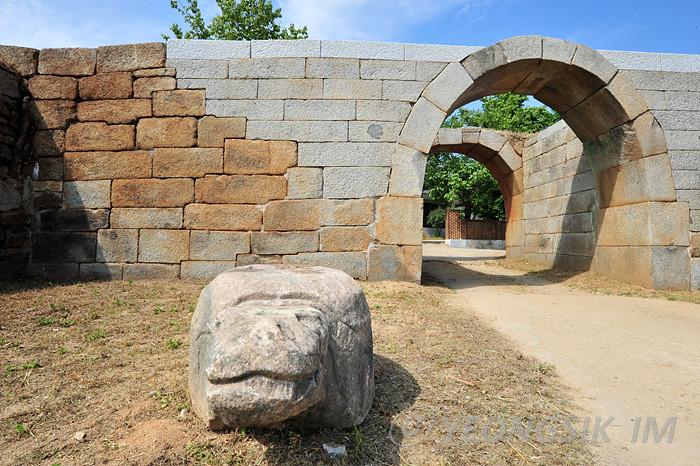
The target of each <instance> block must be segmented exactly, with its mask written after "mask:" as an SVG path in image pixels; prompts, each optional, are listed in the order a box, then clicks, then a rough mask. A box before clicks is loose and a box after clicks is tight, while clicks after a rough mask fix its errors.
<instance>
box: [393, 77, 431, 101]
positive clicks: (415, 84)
mask: <svg viewBox="0 0 700 466" xmlns="http://www.w3.org/2000/svg"><path fill="white" fill-rule="evenodd" d="M426 86H427V83H426V82H419V81H384V82H383V86H382V99H384V100H388V101H404V102H415V101H417V100H418V98H419V97H420V95H421V93H422V92H423V90H424V89H425V87H426Z"/></svg>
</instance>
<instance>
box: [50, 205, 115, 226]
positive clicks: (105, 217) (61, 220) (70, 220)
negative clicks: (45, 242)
mask: <svg viewBox="0 0 700 466" xmlns="http://www.w3.org/2000/svg"><path fill="white" fill-rule="evenodd" d="M108 226H109V211H108V210H107V209H95V210H82V209H81V210H78V209H72V210H47V211H45V212H42V213H41V214H40V215H39V229H40V230H42V231H97V230H98V229H100V228H107V227H108Z"/></svg>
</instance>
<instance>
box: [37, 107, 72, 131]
mask: <svg viewBox="0 0 700 466" xmlns="http://www.w3.org/2000/svg"><path fill="white" fill-rule="evenodd" d="M75 107H76V105H75V102H73V101H71V100H36V101H32V102H29V113H30V115H31V118H32V122H33V123H34V126H35V127H36V129H60V128H65V127H67V126H68V123H69V121H71V120H74V119H75V117H76V116H75Z"/></svg>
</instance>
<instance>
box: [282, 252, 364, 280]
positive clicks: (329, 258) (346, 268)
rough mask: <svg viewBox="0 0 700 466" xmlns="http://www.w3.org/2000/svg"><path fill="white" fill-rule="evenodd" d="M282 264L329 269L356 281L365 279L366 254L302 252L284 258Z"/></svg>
mask: <svg viewBox="0 0 700 466" xmlns="http://www.w3.org/2000/svg"><path fill="white" fill-rule="evenodd" d="M282 263H283V264H298V265H311V266H318V267H329V268H331V269H336V270H340V271H342V272H345V273H346V274H348V275H350V276H351V277H352V278H354V279H357V280H366V279H367V254H366V253H364V252H302V253H300V254H295V255H293V256H284V258H283V260H282Z"/></svg>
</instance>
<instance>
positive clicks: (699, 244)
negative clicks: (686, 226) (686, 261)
mask: <svg viewBox="0 0 700 466" xmlns="http://www.w3.org/2000/svg"><path fill="white" fill-rule="evenodd" d="M689 252H690V257H693V258H697V257H700V233H691V234H690V249H689Z"/></svg>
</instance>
